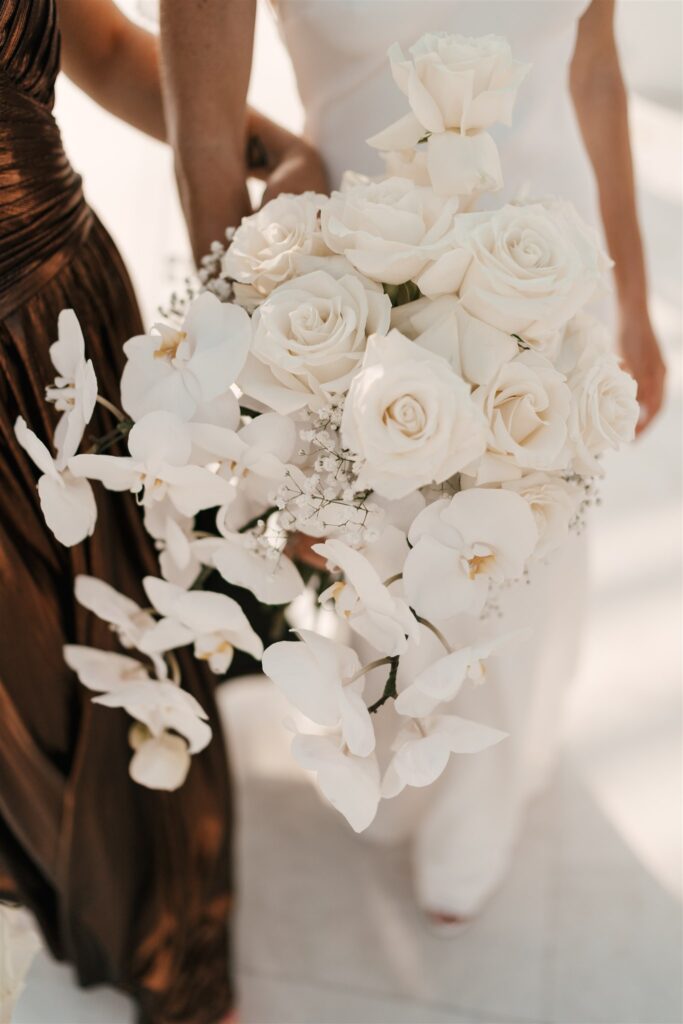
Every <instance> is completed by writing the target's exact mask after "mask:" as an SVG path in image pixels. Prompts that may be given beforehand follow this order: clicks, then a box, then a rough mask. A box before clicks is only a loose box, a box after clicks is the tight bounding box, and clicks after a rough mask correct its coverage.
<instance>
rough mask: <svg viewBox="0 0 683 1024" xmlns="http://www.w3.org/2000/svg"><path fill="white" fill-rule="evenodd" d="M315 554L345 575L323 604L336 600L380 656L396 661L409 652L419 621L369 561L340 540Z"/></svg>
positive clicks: (318, 546)
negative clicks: (395, 595) (394, 657)
mask: <svg viewBox="0 0 683 1024" xmlns="http://www.w3.org/2000/svg"><path fill="white" fill-rule="evenodd" d="M313 550H314V551H315V552H317V554H319V555H322V556H323V558H326V559H327V561H328V562H329V563H330V564H331V565H335V566H337V567H338V568H339V569H341V571H342V572H343V574H344V579H343V580H341V581H339V582H338V583H333V584H332V586H331V587H330V588H329V589H328V590H327V591H325V592H324V593H323V594H321V595H320V600H321V601H325V600H326V599H330V598H331V599H333V600H334V602H335V605H336V608H337V612H338V613H339V614H341V615H342V617H343V618H344V619H346V621H347V622H348V624H349V626H350V627H351V629H353V630H354V631H355V632H356V633H358V635H359V636H362V637H363V638H364V639H365V640H367V642H368V643H369V644H371V645H372V646H373V647H374V648H375V649H376V650H378V651H379V652H380V653H382V654H385V655H388V656H389V657H393V656H394V655H396V654H401V653H402V652H403V651H405V649H406V646H407V643H408V637H412V638H414V639H415V638H416V637H417V635H418V632H417V631H418V623H417V620H416V619H415V616H414V615H413V613H412V612H411V610H410V608H409V607H408V605H407V604H406V602H405V601H403V600H402V599H401V598H400V597H394V595H393V594H391V592H390V591H389V588H388V587H386V586H384V584H383V583H382V581H381V579H380V578H379V575H378V574H377V572H376V570H375V569H374V568H373V566H372V564H371V563H370V562H369V561H368V559H367V558H365V557H364V556H363V555H362V554H361V553H360V552H359V551H354V550H353V548H350V547H349V546H348V545H347V544H344V543H343V542H342V541H340V540H328V541H326V542H325V543H324V544H314V545H313Z"/></svg>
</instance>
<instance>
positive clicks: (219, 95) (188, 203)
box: [161, 0, 256, 258]
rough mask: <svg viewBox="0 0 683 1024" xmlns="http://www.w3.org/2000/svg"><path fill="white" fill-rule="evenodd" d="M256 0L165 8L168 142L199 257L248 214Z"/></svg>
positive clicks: (202, 0)
mask: <svg viewBox="0 0 683 1024" xmlns="http://www.w3.org/2000/svg"><path fill="white" fill-rule="evenodd" d="M255 17H256V2H255V0H195V2H192V3H188V2H187V0H162V2H161V46H162V54H163V67H162V87H163V90H164V96H165V100H166V110H167V120H168V138H169V142H170V143H171V145H172V146H173V149H174V152H175V161H176V176H177V179H178V188H179V191H180V198H181V202H182V205H183V210H184V212H185V218H186V220H187V225H188V230H189V232H190V239H191V242H192V248H193V250H194V253H195V256H196V257H197V258H199V257H200V256H201V255H203V254H204V253H206V252H208V251H209V247H210V245H211V242H213V241H214V240H215V239H217V238H221V237H222V236H223V232H224V230H225V228H226V227H227V226H228V225H236V224H239V222H240V220H241V218H242V217H243V216H244V215H245V214H247V213H249V212H250V209H251V207H250V204H249V195H248V193H247V167H246V155H245V154H246V139H247V89H248V87H249V75H250V73H251V55H252V49H253V44H254V23H255Z"/></svg>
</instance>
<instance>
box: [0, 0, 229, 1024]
mask: <svg viewBox="0 0 683 1024" xmlns="http://www.w3.org/2000/svg"><path fill="white" fill-rule="evenodd" d="M58 64H59V34H58V27H57V21H56V12H55V4H54V0H0V368H1V373H0V401H1V405H2V408H1V410H0V445H1V451H0V588H1V606H0V894H2V896H4V897H6V898H10V899H16V900H18V901H19V902H21V903H23V904H25V905H27V906H28V907H30V908H31V910H32V911H33V912H34V913H35V915H36V917H37V918H38V920H39V922H40V925H41V927H42V930H43V933H44V935H45V938H46V940H47V942H48V944H49V946H50V948H51V950H52V952H53V953H54V954H55V956H57V957H59V958H60V959H67V960H69V961H71V962H72V963H73V964H74V965H75V967H76V970H77V973H78V978H79V980H80V982H81V983H82V984H84V985H89V984H94V983H98V982H108V983H110V984H114V985H117V986H119V987H121V988H123V989H125V990H127V991H130V992H131V993H133V995H134V996H135V998H136V999H137V1000H138V1003H139V1005H140V1007H141V1010H142V1013H143V1016H144V1017H145V1018H146V1019H149V1020H154V1021H162V1020H163V1021H184V1022H194V1024H208V1022H210V1021H215V1020H217V1019H218V1018H219V1017H220V1016H221V1015H222V1014H223V1013H225V1012H226V1010H227V1009H228V1008H229V1006H230V1003H231V991H230V983H229V975H228V943H227V918H228V912H229V908H230V878H229V877H228V875H229V871H230V867H229V864H230V858H229V847H230V824H229V823H230V794H229V788H228V781H227V765H226V760H225V751H224V748H223V743H222V738H221V730H220V726H219V723H218V720H217V714H216V708H215V703H214V684H213V681H212V679H213V677H212V676H211V675H210V674H209V673H206V674H203V672H202V670H201V669H200V668H199V666H198V665H197V664H196V663H195V662H194V661H192V660H191V659H190V660H184V661H183V674H184V685H185V686H186V687H187V689H189V690H190V692H192V693H193V694H194V695H195V696H196V697H197V699H198V700H199V702H200V703H201V704H202V706H203V707H204V708H205V709H206V711H207V712H208V713H209V715H210V719H211V725H212V727H213V729H214V738H213V741H212V743H211V744H210V745H209V747H208V748H207V750H206V751H204V752H203V753H201V754H200V755H198V756H197V757H195V758H194V759H193V765H192V768H191V770H190V774H189V777H188V780H187V782H186V784H185V786H184V787H183V788H182V789H180V790H178V791H177V792H175V793H168V794H165V793H157V792H152V791H150V790H146V789H144V788H143V787H141V786H137V785H135V784H134V783H133V782H131V780H130V779H129V777H128V774H127V766H128V761H129V757H130V750H129V747H128V741H127V732H128V727H129V720H128V719H127V716H126V715H125V713H122V712H117V711H111V710H109V709H105V708H97V707H94V706H93V705H92V704H91V703H90V700H89V695H88V693H87V691H85V690H84V688H83V687H81V686H80V684H79V683H78V682H77V680H76V679H75V677H74V676H73V675H72V674H71V673H70V672H69V671H68V670H67V668H66V666H65V665H64V662H63V659H62V653H61V648H62V645H63V644H64V643H65V642H75V643H82V644H83V643H84V644H93V645H95V646H98V647H107V646H110V647H111V646H115V644H114V641H113V638H112V636H111V633H110V632H109V630H108V629H107V628H106V627H104V626H103V625H102V624H101V623H98V622H96V621H94V619H93V617H92V616H90V615H88V614H86V613H85V612H83V610H82V609H80V608H79V607H78V606H77V605H76V604H75V602H74V599H73V593H72V590H73V578H74V575H75V574H76V573H79V572H85V573H92V574H93V575H96V576H98V577H100V578H102V579H105V580H107V581H108V582H110V583H111V584H112V585H113V586H115V587H116V588H117V589H119V590H121V591H123V592H125V593H126V594H128V595H129V596H131V597H133V598H135V599H136V600H143V594H142V592H141V588H140V579H141V578H142V576H143V575H144V574H145V573H154V574H156V573H157V571H158V570H157V568H156V559H155V557H154V553H153V550H152V548H151V546H150V543H149V540H148V538H147V537H146V535H145V533H144V531H143V529H142V525H141V520H140V514H139V511H138V510H137V509H136V507H135V505H134V503H133V501H132V500H130V501H129V500H128V496H126V497H125V498H124V497H121V496H118V495H113V496H109V495H107V494H106V493H103V492H100V493H98V508H99V523H98V527H97V531H96V535H95V538H93V540H92V541H91V542H89V543H86V544H83V545H80V546H78V547H77V548H74V549H70V550H67V549H65V548H62V547H61V546H60V545H59V544H58V543H57V542H56V541H55V540H54V538H53V537H52V535H51V534H50V532H49V531H48V530H47V528H46V526H45V524H44V522H43V519H42V515H41V511H40V506H39V501H38V496H37V493H36V488H35V482H36V471H35V468H34V467H33V466H32V464H31V463H30V461H29V460H28V458H27V457H26V455H25V454H24V452H23V451H22V450H21V449H20V448H19V446H18V445H17V443H16V441H15V439H14V433H13V424H14V421H15V419H16V417H17V416H18V415H22V416H24V417H25V419H26V420H27V422H28V423H29V425H30V426H31V427H32V428H33V429H34V430H35V431H36V432H37V433H38V434H39V435H40V436H41V437H42V438H43V440H45V441H46V442H49V440H50V438H51V436H52V431H53V429H54V422H55V421H54V417H53V416H52V413H51V410H50V409H49V408H48V407H47V406H46V405H45V403H44V401H43V391H44V387H45V385H46V383H48V382H49V381H50V380H51V378H52V377H53V376H54V371H53V369H52V367H51V364H50V360H49V356H48V347H49V345H50V343H51V342H52V341H53V340H54V339H55V337H56V324H57V316H58V314H59V311H60V310H61V309H62V308H66V307H70V308H73V309H74V310H75V311H76V314H77V316H78V318H79V320H80V322H81V325H82V327H83V330H84V333H85V338H86V346H87V351H88V355H89V356H90V357H91V358H92V359H93V362H94V364H95V370H96V372H97V377H98V380H99V385H100V390H101V392H102V393H103V394H105V395H112V396H115V395H116V394H117V383H118V377H119V374H120V370H121V364H122V358H121V345H122V342H123V341H124V340H125V339H126V338H128V337H130V336H131V335H133V334H135V333H138V332H139V331H140V327H141V325H140V321H139V315H138V311H137V306H136V302H135V297H134V295H133V291H132V288H131V285H130V282H129V280H128V277H127V275H126V271H125V269H124V267H123V265H122V263H121V260H120V258H119V255H118V253H117V251H116V248H115V247H114V244H113V243H112V241H111V239H110V238H109V236H108V235H107V233H106V232H105V230H104V229H103V227H102V225H101V224H100V223H99V222H98V220H97V219H96V217H95V216H94V215H93V213H92V211H91V210H90V209H89V208H88V206H87V205H86V203H85V201H84V199H83V194H82V191H81V182H80V179H79V177H78V176H77V175H76V174H75V173H74V171H73V170H72V168H71V167H70V165H69V163H68V160H67V158H66V156H65V154H64V151H63V149H62V145H61V141H60V135H59V130H58V128H57V125H56V123H55V121H54V118H53V116H52V112H51V111H52V104H53V89H54V81H55V77H56V74H57V70H58ZM100 412H101V410H99V408H98V414H97V416H96V418H95V420H94V422H93V424H92V426H91V430H92V433H93V434H94V435H100V434H102V433H104V432H105V431H106V430H108V429H110V427H111V422H110V421H108V420H107V417H106V415H100Z"/></svg>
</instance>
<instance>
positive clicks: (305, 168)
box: [263, 139, 329, 203]
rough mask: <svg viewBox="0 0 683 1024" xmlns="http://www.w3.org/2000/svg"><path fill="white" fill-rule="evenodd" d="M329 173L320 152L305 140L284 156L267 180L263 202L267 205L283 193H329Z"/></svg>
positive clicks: (297, 142)
mask: <svg viewBox="0 0 683 1024" xmlns="http://www.w3.org/2000/svg"><path fill="white" fill-rule="evenodd" d="M328 188H329V186H328V181H327V172H326V170H325V165H324V164H323V162H322V160H321V158H320V155H319V154H318V152H317V151H316V150H315V149H314V148H313V147H312V146H310V145H309V144H308V143H307V142H305V141H304V140H303V139H297V140H296V144H295V145H293V146H292V147H291V149H289V150H288V151H287V152H286V153H285V154H284V155H283V156H282V159H281V160H280V162H279V163H278V165H277V166H276V167H274V168H273V170H272V171H271V173H270V174H269V175H268V177H267V178H266V190H265V192H264V193H263V202H264V203H267V202H268V201H269V200H270V199H274V198H275V197H276V196H279V195H280V194H281V193H282V192H294V193H295V194H296V195H298V194H299V193H301V192H325V193H326V192H327V191H328Z"/></svg>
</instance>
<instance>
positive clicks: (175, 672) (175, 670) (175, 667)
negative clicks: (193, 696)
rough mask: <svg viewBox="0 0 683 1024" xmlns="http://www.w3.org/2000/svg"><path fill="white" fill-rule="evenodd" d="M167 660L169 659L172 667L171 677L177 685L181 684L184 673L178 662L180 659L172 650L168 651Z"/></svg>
mask: <svg viewBox="0 0 683 1024" xmlns="http://www.w3.org/2000/svg"><path fill="white" fill-rule="evenodd" d="M166 660H167V661H168V664H169V665H170V667H171V679H172V680H173V682H174V683H175V684H176V686H180V683H181V680H182V675H181V672H180V665H179V664H178V659H177V658H176V656H175V654H173V652H172V651H167V652H166Z"/></svg>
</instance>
